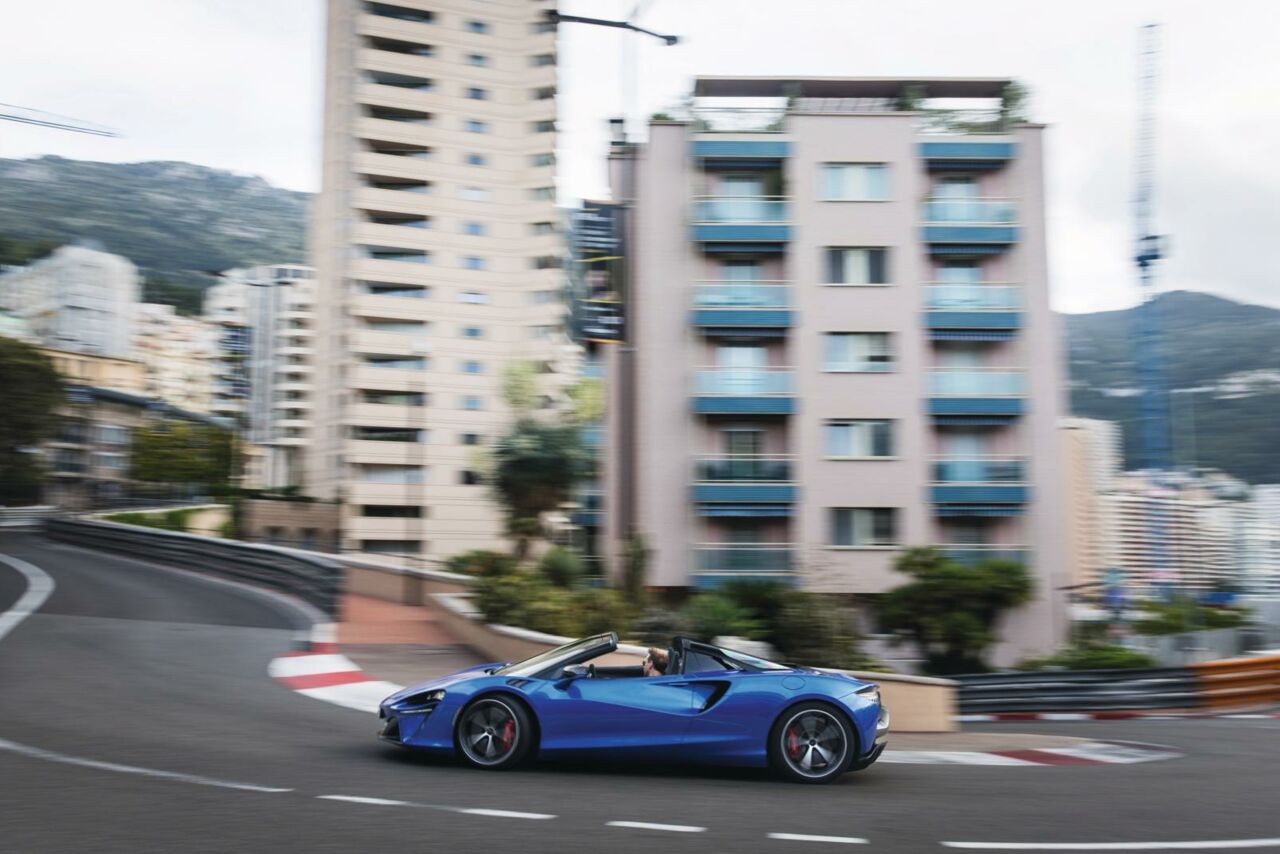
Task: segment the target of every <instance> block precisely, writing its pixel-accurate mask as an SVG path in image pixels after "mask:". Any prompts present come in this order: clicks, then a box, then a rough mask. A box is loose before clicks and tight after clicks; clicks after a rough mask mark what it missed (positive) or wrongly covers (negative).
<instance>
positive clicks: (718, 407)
mask: <svg viewBox="0 0 1280 854" xmlns="http://www.w3.org/2000/svg"><path fill="white" fill-rule="evenodd" d="M792 377H793V372H792V370H791V369H790V368H704V369H702V370H699V371H697V372H696V373H695V374H694V383H693V409H694V411H695V412H698V413H701V414H704V415H721V414H723V415H787V414H789V413H791V412H792V410H793V408H794V404H795V401H794V398H793V397H792Z"/></svg>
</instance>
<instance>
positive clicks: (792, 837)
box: [769, 833, 867, 845]
mask: <svg viewBox="0 0 1280 854" xmlns="http://www.w3.org/2000/svg"><path fill="white" fill-rule="evenodd" d="M769 838H770V839H785V840H787V841H789V842H844V843H847V844H849V845H866V844H867V840H865V839H860V838H858V837H857V836H815V835H813V834H812V833H770V834H769Z"/></svg>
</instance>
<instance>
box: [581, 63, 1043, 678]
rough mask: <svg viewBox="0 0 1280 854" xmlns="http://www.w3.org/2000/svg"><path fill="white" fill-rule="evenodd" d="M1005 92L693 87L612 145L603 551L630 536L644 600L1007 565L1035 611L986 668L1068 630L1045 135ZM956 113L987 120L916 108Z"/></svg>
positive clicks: (854, 584) (974, 83) (867, 582)
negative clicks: (640, 545) (683, 591)
mask: <svg viewBox="0 0 1280 854" xmlns="http://www.w3.org/2000/svg"><path fill="white" fill-rule="evenodd" d="M1008 85H1009V81H1004V80H934V81H920V80H885V79H867V80H857V79H829V78H823V79H773V78H769V79H766V78H703V79H699V80H698V81H697V82H696V84H695V90H694V96H695V97H694V101H693V109H692V113H691V114H690V115H689V116H687V117H682V120H678V121H661V122H654V123H651V125H650V128H649V140H648V143H647V144H646V145H644V146H643V147H633V146H630V145H622V146H615V150H614V156H613V158H612V163H613V167H614V174H615V180H614V187H615V197H617V198H620V199H629V200H630V201H631V202H632V210H633V211H634V219H633V221H632V224H631V226H630V227H629V229H628V233H627V235H626V240H627V243H628V253H629V255H630V257H631V258H632V259H633V260H632V263H631V270H632V278H631V280H630V281H629V282H628V283H627V295H626V302H627V308H626V310H627V320H626V322H627V325H628V328H629V330H630V333H629V338H628V348H626V349H630V350H632V351H633V352H634V361H633V364H632V365H631V367H630V368H627V367H626V365H625V362H624V359H625V358H626V353H625V352H623V351H617V352H614V351H611V354H612V355H613V358H612V359H611V360H610V361H611V363H612V364H611V366H610V371H611V373H610V385H611V387H612V389H613V391H612V395H613V397H612V399H611V407H610V412H611V416H610V425H609V434H608V437H609V444H610V445H613V446H616V448H617V451H616V453H614V454H611V455H610V457H609V462H608V463H607V464H606V478H607V481H608V490H607V498H606V500H607V504H608V507H609V508H610V512H609V514H608V516H607V518H606V527H607V528H608V529H609V537H610V540H611V545H610V554H611V556H616V555H618V554H620V553H621V549H622V542H623V540H624V539H625V538H626V536H627V534H628V533H629V531H628V528H630V532H637V533H641V534H643V535H644V536H645V538H646V541H647V543H648V545H649V546H650V548H651V549H652V552H653V553H652V558H651V562H650V583H651V584H653V585H657V586H661V587H705V586H714V585H715V584H717V583H720V582H721V581H722V580H724V579H726V578H743V577H745V578H779V579H783V580H786V581H790V582H793V583H796V584H800V585H803V586H804V587H805V588H807V589H811V590H815V591H826V592H832V593H842V594H864V595H874V594H877V593H880V592H883V591H885V590H887V589H890V588H892V587H894V586H897V585H898V584H901V583H903V582H905V581H906V579H905V577H904V576H901V575H899V574H897V573H896V572H895V571H894V570H893V564H894V560H895V559H896V558H897V557H898V555H899V554H901V553H902V551H903V549H904V548H906V547H910V546H920V545H937V546H940V547H941V548H943V549H944V550H945V551H946V552H947V553H949V554H950V555H952V556H953V557H955V558H957V559H960V560H974V559H978V558H982V557H988V556H1000V557H1012V558H1015V559H1019V560H1022V561H1024V562H1026V563H1027V564H1028V566H1029V567H1030V569H1031V571H1032V574H1033V576H1034V579H1035V586H1036V592H1035V599H1034V601H1033V602H1032V603H1031V604H1029V605H1028V606H1026V607H1024V608H1022V609H1020V610H1019V611H1018V612H1017V613H1015V614H1013V615H1011V616H1010V618H1009V619H1008V621H1007V623H1006V625H1005V626H1003V627H1002V635H1003V637H1004V639H1005V640H1004V642H1003V643H1002V644H1001V646H1000V648H999V649H998V650H997V651H996V658H997V660H1000V661H1008V660H1011V659H1016V658H1018V657H1020V656H1022V655H1026V654H1029V653H1032V652H1039V651H1043V650H1047V649H1050V648H1052V647H1053V646H1055V644H1056V642H1057V641H1058V640H1059V639H1060V638H1061V637H1063V636H1064V634H1065V632H1064V610H1065V609H1064V601H1063V597H1062V595H1061V593H1060V592H1058V590H1057V588H1058V587H1060V586H1061V585H1062V584H1064V583H1065V580H1064V579H1065V578H1066V562H1065V559H1064V552H1065V548H1066V540H1065V535H1064V530H1063V525H1062V519H1061V516H1062V501H1061V486H1060V480H1061V470H1060V463H1059V439H1058V435H1057V424H1058V418H1059V416H1060V414H1061V410H1062V406H1061V391H1060V390H1061V389H1062V387H1063V383H1062V377H1061V371H1062V363H1063V358H1062V353H1061V350H1060V346H1059V334H1058V329H1057V322H1056V319H1055V317H1054V315H1053V313H1052V312H1051V311H1050V309H1049V303H1048V286H1047V281H1046V260H1045V233H1044V202H1043V165H1042V159H1041V158H1042V154H1041V152H1042V149H1041V144H1042V143H1041V136H1042V127H1041V126H1038V125H1034V124H1030V123H1027V122H1022V121H1017V120H1016V117H1011V116H1009V115H1007V114H1004V113H1001V112H1000V111H999V108H998V105H999V104H1000V102H1001V97H1002V95H1004V94H1005V93H1006V92H1007V87H1008ZM944 99H945V101H947V102H950V103H952V104H954V103H956V102H957V101H961V102H964V103H967V104H971V105H972V109H969V110H965V111H950V112H947V113H924V112H921V111H920V108H921V107H922V106H923V107H929V106H934V105H940V104H942V103H944ZM920 102H923V103H920ZM631 167H634V169H635V173H634V176H631V177H628V172H627V170H628V169H629V168H631ZM629 377H630V379H629ZM629 394H630V395H631V396H632V397H631V400H630V402H628V401H627V399H626V397H627V395H629ZM629 411H634V413H635V414H634V418H633V421H632V423H631V424H630V425H628V424H626V423H625V422H626V414H627V413H628V412H629ZM628 456H629V458H628ZM628 507H632V508H634V509H633V510H631V511H628V510H627V508H628ZM615 508H616V509H617V511H618V512H614V511H615Z"/></svg>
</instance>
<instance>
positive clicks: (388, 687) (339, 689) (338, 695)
mask: <svg viewBox="0 0 1280 854" xmlns="http://www.w3.org/2000/svg"><path fill="white" fill-rule="evenodd" d="M403 687H404V686H403V685H397V684H396V683H394V682H355V683H352V684H350V685H329V686H326V687H324V688H299V689H297V690H296V691H295V692H294V693H297V694H302V695H303V696H304V697H311V698H312V699H315V700H324V701H325V702H326V703H332V704H334V705H335V706H345V707H346V708H348V709H355V710H356V711H357V712H369V713H371V714H377V713H378V705H379V704H380V703H381V702H382V701H383V700H385V699H387V697H390V696H391V695H392V694H394V693H395V692H397V691H399V690H400V689H401V688H403Z"/></svg>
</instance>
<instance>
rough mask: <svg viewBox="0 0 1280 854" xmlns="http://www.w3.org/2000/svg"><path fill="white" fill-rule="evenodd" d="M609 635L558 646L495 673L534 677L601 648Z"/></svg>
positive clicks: (501, 668) (594, 636) (595, 636)
mask: <svg viewBox="0 0 1280 854" xmlns="http://www.w3.org/2000/svg"><path fill="white" fill-rule="evenodd" d="M608 638H609V636H608V635H592V636H591V637H589V638H583V639H582V640H576V641H570V642H569V643H567V644H565V645H564V646H558V647H556V648H555V649H549V650H547V651H546V652H540V653H538V654H537V655H535V656H533V657H532V658H526V659H525V660H524V661H517V662H515V663H514V664H508V665H506V666H505V667H499V668H498V669H497V670H495V671H493V672H494V673H495V674H497V675H501V676H532V675H534V674H535V673H539V672H541V671H543V670H546V669H547V668H548V667H550V666H551V665H553V664H555V662H556V661H557V660H558V659H570V658H573V657H574V656H575V655H577V654H579V653H581V652H586V651H587V650H588V649H590V648H591V647H593V646H599V645H600V644H603V643H605V642H606V641H607V640H608Z"/></svg>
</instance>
